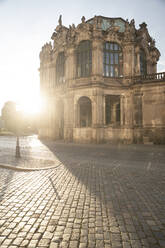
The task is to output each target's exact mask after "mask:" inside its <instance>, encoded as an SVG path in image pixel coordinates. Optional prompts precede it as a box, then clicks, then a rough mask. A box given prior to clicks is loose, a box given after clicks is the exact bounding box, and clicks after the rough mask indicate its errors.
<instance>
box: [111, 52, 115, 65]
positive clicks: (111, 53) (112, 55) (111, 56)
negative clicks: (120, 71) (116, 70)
mask: <svg viewBox="0 0 165 248" xmlns="http://www.w3.org/2000/svg"><path fill="white" fill-rule="evenodd" d="M110 56H111V65H113V63H114V61H113V53H110Z"/></svg>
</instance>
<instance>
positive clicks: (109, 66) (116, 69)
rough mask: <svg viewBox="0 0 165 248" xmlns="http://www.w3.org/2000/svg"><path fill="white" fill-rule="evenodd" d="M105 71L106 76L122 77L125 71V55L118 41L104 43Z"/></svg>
mask: <svg viewBox="0 0 165 248" xmlns="http://www.w3.org/2000/svg"><path fill="white" fill-rule="evenodd" d="M103 61H104V72H103V75H104V76H105V77H121V76H122V74H123V72H122V68H123V55H122V51H121V48H120V46H119V45H118V44H117V43H113V42H105V43H104V58H103Z"/></svg>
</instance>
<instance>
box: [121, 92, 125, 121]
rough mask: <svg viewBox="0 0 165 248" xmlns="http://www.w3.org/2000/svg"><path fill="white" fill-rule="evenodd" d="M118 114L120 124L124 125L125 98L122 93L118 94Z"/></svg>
mask: <svg viewBox="0 0 165 248" xmlns="http://www.w3.org/2000/svg"><path fill="white" fill-rule="evenodd" d="M120 111H121V113H120V116H121V121H120V124H121V126H123V125H125V98H124V96H123V95H121V96H120Z"/></svg>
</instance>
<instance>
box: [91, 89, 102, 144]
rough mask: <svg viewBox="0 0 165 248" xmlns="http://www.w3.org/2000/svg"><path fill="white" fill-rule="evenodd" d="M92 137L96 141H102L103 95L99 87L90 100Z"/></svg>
mask: <svg viewBox="0 0 165 248" xmlns="http://www.w3.org/2000/svg"><path fill="white" fill-rule="evenodd" d="M92 123H93V126H92V127H93V139H94V140H95V142H96V143H101V142H102V141H103V134H104V133H103V131H104V130H103V126H104V96H103V92H102V90H101V89H95V90H94V94H93V101H92Z"/></svg>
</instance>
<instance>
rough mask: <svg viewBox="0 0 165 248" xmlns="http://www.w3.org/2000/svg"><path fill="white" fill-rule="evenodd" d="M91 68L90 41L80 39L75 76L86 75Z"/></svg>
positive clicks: (88, 74)
mask: <svg viewBox="0 0 165 248" xmlns="http://www.w3.org/2000/svg"><path fill="white" fill-rule="evenodd" d="M91 70H92V47H91V41H89V40H84V41H81V42H80V44H79V46H78V48H77V76H78V77H88V76H90V74H91Z"/></svg>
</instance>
